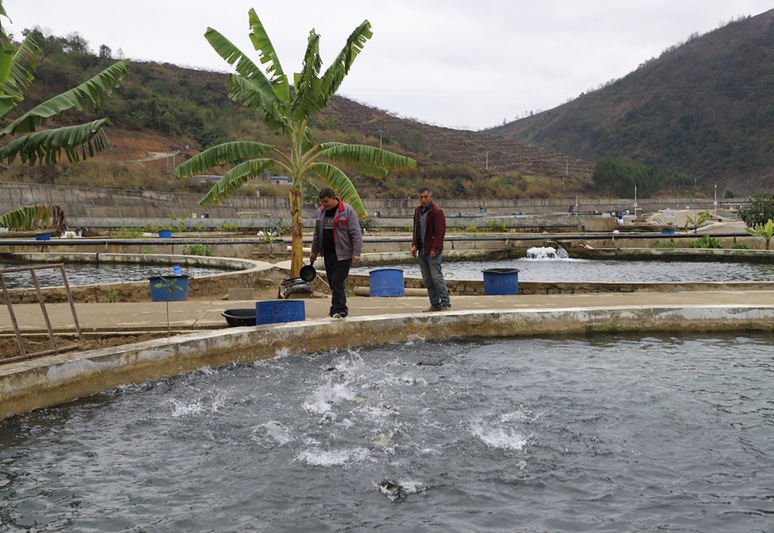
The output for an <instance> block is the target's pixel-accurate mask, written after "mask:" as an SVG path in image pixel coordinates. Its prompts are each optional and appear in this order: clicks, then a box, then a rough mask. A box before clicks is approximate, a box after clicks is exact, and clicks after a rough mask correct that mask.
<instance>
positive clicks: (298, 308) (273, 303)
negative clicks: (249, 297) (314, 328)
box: [255, 300, 306, 326]
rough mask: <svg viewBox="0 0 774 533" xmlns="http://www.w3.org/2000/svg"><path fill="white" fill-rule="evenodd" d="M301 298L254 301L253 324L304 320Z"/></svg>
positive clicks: (304, 313) (304, 314)
mask: <svg viewBox="0 0 774 533" xmlns="http://www.w3.org/2000/svg"><path fill="white" fill-rule="evenodd" d="M304 309H305V308H304V302H303V301H302V300H270V301H268V302H255V325H256V326H260V325H261V324H278V323H280V322H300V321H303V320H306V312H305V310H304Z"/></svg>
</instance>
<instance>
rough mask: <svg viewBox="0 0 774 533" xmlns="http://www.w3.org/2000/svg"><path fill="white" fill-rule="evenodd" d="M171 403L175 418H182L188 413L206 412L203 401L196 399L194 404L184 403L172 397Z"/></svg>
mask: <svg viewBox="0 0 774 533" xmlns="http://www.w3.org/2000/svg"><path fill="white" fill-rule="evenodd" d="M169 403H171V404H172V405H173V406H174V407H173V410H172V417H173V418H180V417H181V416H188V415H198V414H200V413H202V412H204V406H202V404H201V402H199V401H195V402H194V403H192V404H188V405H186V404H184V403H183V402H181V401H180V400H176V399H175V398H172V399H171V400H169Z"/></svg>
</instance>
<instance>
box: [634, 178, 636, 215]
mask: <svg viewBox="0 0 774 533" xmlns="http://www.w3.org/2000/svg"><path fill="white" fill-rule="evenodd" d="M634 216H637V186H636V185H635V186H634Z"/></svg>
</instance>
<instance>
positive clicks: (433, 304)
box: [411, 187, 451, 312]
mask: <svg viewBox="0 0 774 533" xmlns="http://www.w3.org/2000/svg"><path fill="white" fill-rule="evenodd" d="M444 235H446V217H445V216H444V214H443V210H442V209H441V208H440V207H438V206H437V205H436V204H435V203H434V202H433V193H432V192H430V189H429V188H427V187H420V188H419V206H418V207H417V208H416V209H415V210H414V236H413V238H412V240H411V256H412V257H416V258H418V259H419V269H420V270H421V271H422V281H423V282H424V284H425V287H426V288H427V295H428V296H429V297H430V309H428V310H427V312H433V311H448V310H449V309H451V301H450V300H449V291H448V290H447V289H446V281H445V280H444V279H443V272H442V271H441V252H443V237H444Z"/></svg>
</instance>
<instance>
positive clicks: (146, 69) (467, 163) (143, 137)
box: [0, 29, 594, 198]
mask: <svg viewBox="0 0 774 533" xmlns="http://www.w3.org/2000/svg"><path fill="white" fill-rule="evenodd" d="M31 31H32V32H33V33H34V36H35V38H36V40H37V41H38V43H39V45H40V46H41V48H42V49H43V53H42V56H41V60H40V61H39V64H38V68H37V71H36V80H35V81H34V82H33V84H32V85H31V87H30V89H29V90H28V92H27V93H25V95H26V100H25V101H24V102H23V105H21V106H20V107H19V108H18V110H16V111H15V112H14V115H15V116H18V115H19V114H20V113H23V112H24V111H26V110H27V109H30V108H31V107H32V106H34V105H37V104H38V103H40V102H42V101H43V100H44V99H46V98H50V97H51V96H54V95H56V94H59V93H60V92H63V91H65V90H67V89H69V88H71V87H74V86H75V85H77V84H79V83H81V82H83V81H85V80H86V79H87V78H88V77H90V76H93V75H94V74H96V73H97V72H99V71H100V70H102V69H104V68H105V67H106V66H108V65H110V64H111V63H112V62H113V61H114V59H113V58H112V57H110V51H109V50H108V51H107V52H108V53H106V54H103V53H102V51H101V55H102V56H103V57H100V56H97V55H96V54H93V53H91V52H90V51H89V50H88V47H87V46H84V42H83V41H82V40H80V41H77V42H70V40H69V39H70V38H69V37H56V36H45V35H43V33H42V32H40V31H39V30H37V29H33V30H31ZM225 67H226V65H225V63H224V68H225ZM225 81H226V74H224V73H218V72H207V71H200V70H192V69H187V68H182V67H177V66H175V65H170V64H158V63H152V62H143V63H132V65H131V74H130V75H129V77H128V78H127V79H126V80H124V81H123V82H122V85H121V87H120V88H119V89H117V91H116V95H115V96H114V97H113V98H110V99H108V100H107V101H106V102H105V105H104V106H103V107H102V108H100V109H98V110H96V111H94V112H87V113H78V112H76V113H71V114H66V115H64V116H63V117H62V118H61V120H58V121H57V124H59V125H67V124H74V123H83V122H84V121H86V120H93V119H96V118H99V117H103V116H107V117H108V118H109V119H110V120H111V121H112V123H113V126H112V127H108V128H106V129H105V131H106V133H107V136H108V138H109V139H110V141H111V146H110V148H109V150H107V151H105V152H103V153H101V154H99V155H98V156H97V157H96V158H95V159H94V160H93V161H89V162H86V163H85V164H84V163H81V164H79V165H67V164H64V165H58V166H56V167H51V168H35V169H29V168H21V169H20V168H16V167H15V166H12V167H10V168H0V180H4V181H13V180H33V181H39V182H47V183H59V184H71V185H94V186H98V187H118V188H120V187H131V188H151V189H172V190H187V191H191V192H201V191H203V190H204V189H205V187H204V184H203V183H201V181H199V182H198V183H194V182H193V181H192V180H184V183H180V182H175V181H174V180H171V179H170V175H169V173H170V171H171V169H172V168H173V167H174V165H175V164H179V163H180V162H181V160H182V158H185V157H190V156H191V155H194V154H196V153H198V152H199V151H201V150H204V149H206V148H208V147H210V146H214V145H216V144H219V143H221V142H225V141H230V140H239V139H254V140H258V141H260V142H265V143H270V144H274V143H278V144H279V145H280V147H281V146H282V144H283V140H282V139H278V138H276V137H274V136H273V135H272V134H271V133H270V132H269V131H268V130H267V129H266V128H265V127H264V126H263V125H262V124H261V123H260V121H259V120H258V117H256V116H255V115H253V114H252V113H251V112H250V111H248V110H247V109H245V108H243V107H242V106H239V105H237V104H235V103H233V102H231V101H230V100H229V99H228V91H227V89H226V87H225ZM310 126H311V128H312V132H313V134H314V137H315V139H316V140H317V141H342V142H351V143H363V144H371V145H373V146H378V145H379V143H380V142H381V143H382V145H383V146H384V147H385V148H387V149H390V150H392V151H396V152H399V153H402V154H405V155H408V156H410V157H413V158H415V159H417V161H418V168H417V169H416V170H414V171H412V172H409V173H395V174H391V175H390V176H389V177H388V178H386V179H385V180H382V181H377V180H373V179H371V178H367V177H359V178H358V177H357V175H356V174H353V173H352V169H349V170H350V175H351V176H353V177H355V178H356V179H357V187H358V189H359V190H360V191H361V194H363V195H364V196H366V197H369V196H370V197H396V198H403V197H405V196H407V195H413V194H414V193H415V191H416V187H417V186H418V185H419V184H422V183H428V184H431V186H433V187H434V188H435V189H436V190H438V192H439V193H441V194H443V195H445V196H446V197H473V198H495V197H515V198H519V197H524V198H532V197H539V198H547V197H551V196H574V195H575V194H579V193H581V194H582V193H584V191H586V190H587V189H588V187H589V184H590V178H591V174H592V172H593V168H594V167H593V163H592V162H588V161H583V160H579V159H577V158H573V157H569V156H566V155H563V154H561V153H558V152H555V151H549V150H544V149H540V148H534V147H530V146H528V145H526V144H524V143H520V142H517V141H513V140H511V139H504V138H502V137H499V136H492V135H488V134H484V133H477V132H470V131H457V130H452V129H447V128H439V127H435V126H429V125H426V124H421V123H418V122H414V121H412V120H407V119H402V118H398V117H396V116H394V115H392V114H390V113H387V112H385V111H382V110H379V109H374V108H371V107H368V106H365V105H362V104H359V103H357V102H354V101H351V100H348V99H346V98H341V97H334V98H333V99H332V100H331V104H330V106H329V108H328V109H327V110H325V111H324V112H323V113H321V114H320V115H319V116H318V117H316V119H315V120H314V121H313V123H312V124H311V125H310ZM380 132H381V140H380ZM173 153H174V154H177V155H175V156H174V157H173V156H168V157H165V156H164V154H173ZM99 164H103V165H106V166H103V167H99V166H98V165H99ZM223 171H225V169H216V171H215V172H214V173H218V172H223ZM278 173H279V172H278ZM245 189H246V190H245V194H255V190H256V187H255V186H252V189H251V188H250V187H246V188H245ZM257 189H258V190H260V192H261V194H269V195H272V194H282V195H284V194H286V191H285V190H282V189H277V188H276V186H268V185H260V184H259V185H258V186H257Z"/></svg>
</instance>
